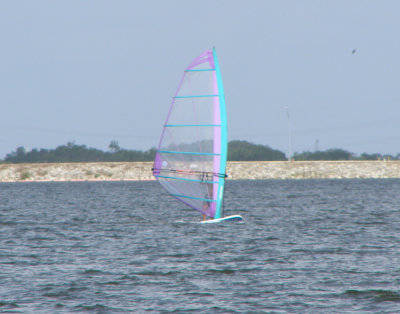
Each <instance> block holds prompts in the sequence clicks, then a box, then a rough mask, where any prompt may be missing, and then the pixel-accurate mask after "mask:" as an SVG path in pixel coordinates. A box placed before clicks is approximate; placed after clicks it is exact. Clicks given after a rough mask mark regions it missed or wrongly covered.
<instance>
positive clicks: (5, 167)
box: [0, 160, 400, 182]
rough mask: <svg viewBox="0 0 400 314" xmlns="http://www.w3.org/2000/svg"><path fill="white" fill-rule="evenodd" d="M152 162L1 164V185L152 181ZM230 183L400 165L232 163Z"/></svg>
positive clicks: (360, 174)
mask: <svg viewBox="0 0 400 314" xmlns="http://www.w3.org/2000/svg"><path fill="white" fill-rule="evenodd" d="M152 165H153V163H152V162H90V163H35V164H0V182H65V181H74V182H79V181H151V180H154V177H153V176H152V172H151V167H152ZM227 174H228V179H230V180H266V179H354V178H400V161H397V160H395V161H292V162H288V161H231V162H228V164H227Z"/></svg>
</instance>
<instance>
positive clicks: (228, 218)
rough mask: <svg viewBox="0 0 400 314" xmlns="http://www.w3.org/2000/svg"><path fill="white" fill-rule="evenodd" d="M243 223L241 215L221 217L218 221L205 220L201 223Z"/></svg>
mask: <svg viewBox="0 0 400 314" xmlns="http://www.w3.org/2000/svg"><path fill="white" fill-rule="evenodd" d="M225 221H226V222H241V221H243V217H242V216H240V215H232V216H226V217H221V218H216V219H209V220H204V221H200V223H202V224H213V223H218V222H225Z"/></svg>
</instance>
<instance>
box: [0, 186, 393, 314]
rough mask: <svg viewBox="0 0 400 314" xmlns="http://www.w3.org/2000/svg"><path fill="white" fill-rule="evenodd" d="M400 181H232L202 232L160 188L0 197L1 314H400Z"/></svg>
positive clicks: (35, 189) (14, 190)
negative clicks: (215, 217)
mask: <svg viewBox="0 0 400 314" xmlns="http://www.w3.org/2000/svg"><path fill="white" fill-rule="evenodd" d="M399 189H400V180H308V181H307V180H304V181H301V180H300V181H232V182H231V181H230V182H228V184H227V191H226V203H225V205H226V208H234V209H235V210H230V211H229V212H228V211H227V214H228V213H229V214H233V213H237V214H241V215H243V216H244V217H245V222H244V223H241V224H237V223H236V224H215V225H202V224H198V223H197V221H199V219H200V215H199V214H196V213H194V212H192V211H191V210H188V209H184V208H182V206H181V205H179V204H178V203H176V202H175V200H173V199H171V198H169V197H168V196H167V195H166V194H165V193H164V192H163V190H162V189H161V187H159V186H158V185H157V184H156V183H155V182H103V183H100V182H76V183H1V184H0V282H1V285H0V312H2V313H85V312H89V313H131V312H150V313H151V312H162V313H164V312H165V313H168V312H184V313H187V312H202V313H242V312H257V313H286V312H302V313H304V312H311V313H326V312H329V313H343V312H346V313H356V312H357V313H358V312H371V313H377V312H379V313H393V312H400V288H399V287H400V250H399V249H400V215H399V214H398V213H399V209H400V205H399V204H400V196H399V193H398V191H399Z"/></svg>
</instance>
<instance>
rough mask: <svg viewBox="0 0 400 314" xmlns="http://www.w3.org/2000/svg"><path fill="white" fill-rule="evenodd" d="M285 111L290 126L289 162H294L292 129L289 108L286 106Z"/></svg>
mask: <svg viewBox="0 0 400 314" xmlns="http://www.w3.org/2000/svg"><path fill="white" fill-rule="evenodd" d="M285 109H286V119H287V124H288V161H292V127H291V125H290V116H289V107H288V106H286V107H285Z"/></svg>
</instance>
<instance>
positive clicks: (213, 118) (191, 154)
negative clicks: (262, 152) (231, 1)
mask: <svg viewBox="0 0 400 314" xmlns="http://www.w3.org/2000/svg"><path fill="white" fill-rule="evenodd" d="M225 115H226V110H225V100H224V92H223V88H222V80H221V73H220V70H219V65H218V61H217V57H216V53H215V50H214V49H212V50H208V51H206V52H204V53H203V54H201V55H200V56H199V57H197V58H196V59H195V60H193V61H192V63H190V65H189V66H188V67H187V68H186V70H185V71H184V72H183V76H182V79H181V81H180V83H179V85H178V89H177V91H176V93H175V95H174V96H173V99H172V104H171V107H170V109H169V111H168V115H167V119H166V121H165V123H164V128H163V131H162V135H161V139H160V143H159V146H158V148H157V151H156V157H155V160H154V167H153V175H154V176H155V178H156V179H157V180H158V182H159V183H160V184H161V185H162V186H163V187H164V188H165V189H166V190H167V191H168V192H169V193H170V194H171V195H172V196H174V197H175V198H176V199H178V200H180V201H181V202H182V203H184V204H186V205H188V206H190V207H191V208H193V209H195V210H198V211H200V212H201V213H203V214H206V215H208V216H209V217H212V218H214V217H215V218H219V217H220V216H221V212H222V210H221V209H222V199H223V189H224V183H225V177H226V174H225V168H226V157H227V137H226V127H227V126H226V117H225Z"/></svg>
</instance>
